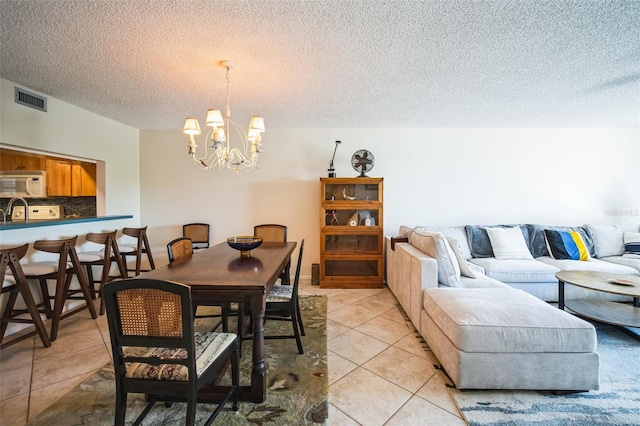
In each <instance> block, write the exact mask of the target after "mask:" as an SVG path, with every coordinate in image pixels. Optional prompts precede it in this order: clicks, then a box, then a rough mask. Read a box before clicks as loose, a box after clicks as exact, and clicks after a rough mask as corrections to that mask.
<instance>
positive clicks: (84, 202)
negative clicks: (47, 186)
mask: <svg viewBox="0 0 640 426" xmlns="http://www.w3.org/2000/svg"><path fill="white" fill-rule="evenodd" d="M9 200H10V198H0V209H2V210H4V211H5V213H6V210H7V205H8V204H9ZM27 203H29V206H62V207H64V215H65V216H67V217H96V197H46V198H27ZM15 205H18V206H20V205H22V203H21V202H19V201H18V202H16V203H14V206H15ZM0 220H1V218H0Z"/></svg>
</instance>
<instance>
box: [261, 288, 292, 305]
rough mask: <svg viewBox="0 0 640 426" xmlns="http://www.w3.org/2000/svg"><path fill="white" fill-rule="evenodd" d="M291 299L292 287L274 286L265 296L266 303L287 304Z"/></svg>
mask: <svg viewBox="0 0 640 426" xmlns="http://www.w3.org/2000/svg"><path fill="white" fill-rule="evenodd" d="M292 297H293V286H292V285H274V286H273V288H272V289H271V291H270V292H269V294H267V303H277V302H288V301H290V300H291V298H292Z"/></svg>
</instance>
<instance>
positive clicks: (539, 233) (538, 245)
mask: <svg viewBox="0 0 640 426" xmlns="http://www.w3.org/2000/svg"><path fill="white" fill-rule="evenodd" d="M527 228H528V229H529V235H530V237H531V239H530V244H529V249H530V250H531V254H532V255H533V257H534V258H538V257H541V256H549V250H547V241H546V239H545V237H544V230H545V229H551V230H554V231H577V232H579V233H580V236H581V237H582V241H584V243H585V245H586V246H587V249H588V250H589V256H591V257H598V255H597V253H596V248H595V245H594V243H593V238H592V237H591V234H590V233H589V231H588V230H587V229H586V228H583V227H581V226H543V225H535V224H529V225H527Z"/></svg>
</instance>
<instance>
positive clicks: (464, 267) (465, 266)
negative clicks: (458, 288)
mask: <svg viewBox="0 0 640 426" xmlns="http://www.w3.org/2000/svg"><path fill="white" fill-rule="evenodd" d="M445 238H446V239H447V241H448V242H449V246H450V247H451V250H453V253H454V254H455V255H456V259H458V266H459V267H460V275H464V276H465V277H469V278H475V277H476V274H474V273H473V271H472V270H471V268H470V267H469V263H468V262H467V260H466V259H465V258H464V256H463V255H462V249H461V248H460V244H458V241H457V240H456V239H455V238H451V237H447V236H445Z"/></svg>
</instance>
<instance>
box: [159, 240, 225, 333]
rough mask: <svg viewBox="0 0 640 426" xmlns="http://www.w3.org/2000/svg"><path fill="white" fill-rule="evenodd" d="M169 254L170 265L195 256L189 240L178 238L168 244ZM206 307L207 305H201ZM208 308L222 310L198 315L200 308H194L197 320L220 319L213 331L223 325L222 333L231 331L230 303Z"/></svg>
mask: <svg viewBox="0 0 640 426" xmlns="http://www.w3.org/2000/svg"><path fill="white" fill-rule="evenodd" d="M167 252H168V254H169V263H173V262H177V261H178V260H181V259H184V258H186V257H189V256H193V245H192V243H191V240H190V239H189V238H184V237H181V238H176V239H175V240H173V241H171V242H169V244H167ZM200 306H205V305H200ZM206 306H215V307H219V308H220V313H219V314H217V313H216V314H198V313H197V310H198V306H197V305H194V306H193V312H194V317H195V318H196V319H200V318H220V321H218V322H217V323H216V324H215V325H214V326H213V327H212V328H211V331H216V330H217V329H218V327H220V325H222V331H223V332H227V331H228V330H229V311H230V309H231V308H230V306H231V304H230V303H216V304H212V305H206Z"/></svg>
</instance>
